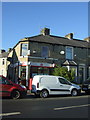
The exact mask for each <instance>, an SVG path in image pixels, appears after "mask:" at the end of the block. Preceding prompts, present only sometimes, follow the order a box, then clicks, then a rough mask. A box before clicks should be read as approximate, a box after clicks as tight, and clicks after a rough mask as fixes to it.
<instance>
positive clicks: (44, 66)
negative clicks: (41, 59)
mask: <svg viewBox="0 0 90 120" xmlns="http://www.w3.org/2000/svg"><path fill="white" fill-rule="evenodd" d="M54 67H55V64H50V63H36V62H29V63H26V62H23V63H20V64H19V67H18V66H17V67H16V68H18V70H17V71H18V76H19V77H20V79H21V84H23V85H25V86H28V80H29V79H30V78H33V77H34V76H35V75H49V74H51V72H52V70H53V68H54ZM29 75H30V77H28V76H29Z"/></svg>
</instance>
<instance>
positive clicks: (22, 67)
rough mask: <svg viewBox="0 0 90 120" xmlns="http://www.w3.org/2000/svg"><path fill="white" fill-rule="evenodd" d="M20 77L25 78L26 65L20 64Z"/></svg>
mask: <svg viewBox="0 0 90 120" xmlns="http://www.w3.org/2000/svg"><path fill="white" fill-rule="evenodd" d="M21 79H22V80H25V79H26V66H21Z"/></svg>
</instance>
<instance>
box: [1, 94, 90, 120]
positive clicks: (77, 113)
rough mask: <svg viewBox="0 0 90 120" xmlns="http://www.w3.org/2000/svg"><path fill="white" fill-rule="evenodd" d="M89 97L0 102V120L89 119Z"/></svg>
mask: <svg viewBox="0 0 90 120" xmlns="http://www.w3.org/2000/svg"><path fill="white" fill-rule="evenodd" d="M89 97H90V96H87V95H82V96H76V97H72V96H51V97H49V98H45V99H44V98H35V97H34V96H31V95H28V96H27V97H26V98H24V99H18V100H12V99H10V98H4V99H3V100H2V114H0V117H2V118H89V105H90V102H89Z"/></svg>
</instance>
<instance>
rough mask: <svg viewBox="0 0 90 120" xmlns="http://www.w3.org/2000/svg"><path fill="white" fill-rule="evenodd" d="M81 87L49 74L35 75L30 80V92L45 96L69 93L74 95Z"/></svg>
mask: <svg viewBox="0 0 90 120" xmlns="http://www.w3.org/2000/svg"><path fill="white" fill-rule="evenodd" d="M80 92H81V88H80V86H78V85H75V84H73V83H71V82H69V81H68V80H66V79H65V78H63V77H60V76H51V75H36V76H34V77H33V80H32V93H35V95H37V94H39V95H40V97H43V98H46V97H48V96H49V95H59V94H71V95H72V96H76V95H78V94H79V93H80Z"/></svg>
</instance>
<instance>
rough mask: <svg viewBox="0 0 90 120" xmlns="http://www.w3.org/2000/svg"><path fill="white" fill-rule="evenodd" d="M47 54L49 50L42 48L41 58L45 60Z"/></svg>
mask: <svg viewBox="0 0 90 120" xmlns="http://www.w3.org/2000/svg"><path fill="white" fill-rule="evenodd" d="M48 54H49V48H48V47H46V46H43V47H42V51H41V56H42V57H45V58H47V57H48Z"/></svg>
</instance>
